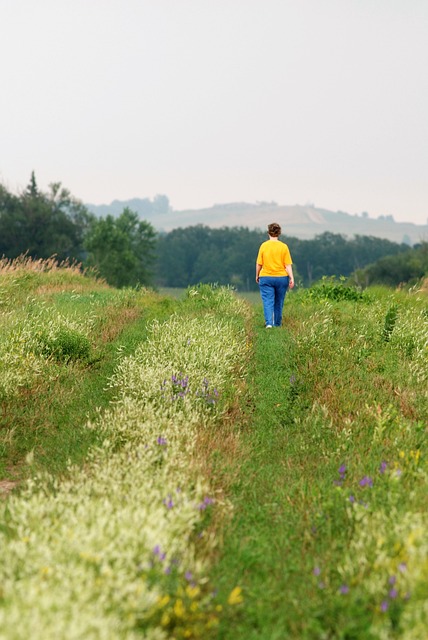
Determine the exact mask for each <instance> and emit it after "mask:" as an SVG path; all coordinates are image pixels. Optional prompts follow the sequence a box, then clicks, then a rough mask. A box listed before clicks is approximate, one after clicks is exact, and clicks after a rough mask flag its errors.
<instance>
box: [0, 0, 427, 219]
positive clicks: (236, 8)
mask: <svg viewBox="0 0 428 640" xmlns="http://www.w3.org/2000/svg"><path fill="white" fill-rule="evenodd" d="M427 67H428V0H0V69H1V76H0V77H1V87H2V91H1V97H0V123H1V124H0V182H1V183H3V184H4V185H5V186H6V187H7V188H9V189H10V190H11V191H14V192H16V191H18V190H19V189H21V188H23V187H25V186H26V184H27V183H28V181H29V178H30V174H31V171H32V170H34V171H35V173H36V178H37V181H38V184H39V186H40V187H41V188H43V189H45V188H47V185H48V184H49V183H51V182H57V181H60V182H62V184H63V185H64V186H65V187H67V188H68V189H70V190H71V192H72V193H73V195H74V196H76V197H77V198H79V199H81V200H83V201H84V202H91V203H94V204H101V203H109V202H110V201H111V200H113V199H115V198H116V199H128V198H132V197H150V198H152V197H153V196H154V195H155V194H157V193H162V194H166V195H167V196H168V197H169V199H170V201H171V204H172V206H173V207H174V208H175V209H184V208H199V207H204V206H211V205H212V204H214V203H215V202H235V201H247V202H255V201H257V200H268V201H270V200H275V201H277V202H278V203H279V204H290V205H291V204H306V203H308V202H312V203H315V205H316V206H319V207H323V208H326V209H332V210H334V211H335V210H338V209H340V210H342V211H346V212H348V213H360V212H362V211H368V212H369V214H370V215H371V216H374V217H377V216H378V215H381V214H382V215H393V216H394V218H395V219H396V220H397V221H411V222H416V223H419V224H425V223H426V220H427V216H428V115H427V114H428V72H427ZM207 223H208V224H209V221H207Z"/></svg>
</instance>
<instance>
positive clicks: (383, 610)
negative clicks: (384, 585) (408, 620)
mask: <svg viewBox="0 0 428 640" xmlns="http://www.w3.org/2000/svg"><path fill="white" fill-rule="evenodd" d="M388 607H389V604H388V603H387V601H386V600H384V601H383V602H382V603H381V605H380V610H381V611H382V612H383V613H385V611H388Z"/></svg>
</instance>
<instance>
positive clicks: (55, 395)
mask: <svg viewBox="0 0 428 640" xmlns="http://www.w3.org/2000/svg"><path fill="white" fill-rule="evenodd" d="M284 316H285V317H284V324H283V327H282V328H281V329H278V330H272V331H266V330H265V329H264V327H263V321H262V313H261V306H260V303H259V302H258V299H257V298H254V297H253V298H252V299H251V300H250V299H245V298H243V297H239V296H238V295H236V294H235V293H234V292H233V291H232V290H230V289H228V288H224V287H215V286H209V285H200V286H197V287H191V288H189V289H188V290H187V291H181V292H171V291H161V292H160V293H155V292H153V291H150V290H144V289H141V290H115V289H112V288H110V287H108V286H107V285H106V284H105V283H103V282H102V281H100V280H97V279H95V278H94V277H93V276H91V275H90V274H82V273H81V272H80V270H79V269H78V267H77V266H73V265H62V266H60V267H59V266H58V265H55V263H53V262H51V263H42V262H39V263H33V262H32V261H29V260H26V261H25V260H23V261H20V262H19V261H18V262H15V263H10V262H6V261H3V262H2V264H1V265H0V325H1V334H0V336H1V337H0V374H1V375H0V401H1V409H2V411H1V422H0V471H1V475H0V489H1V490H2V495H3V499H2V500H1V501H0V540H1V548H2V564H1V566H0V576H1V579H0V638H1V639H2V640H3V639H4V640H18V639H19V640H21V639H22V638H32V639H35V640H38V639H42V638H43V640H47V639H50V638H56V639H58V638H59V639H62V638H63V639H67V640H68V639H73V640H74V639H76V640H77V639H83V638H84V639H86V638H89V639H92V638H93V639H104V638H105V639H116V638H118V639H121V638H126V639H128V638H132V639H134V638H149V639H150V638H152V639H154V640H162V639H167V638H177V639H178V638H194V639H196V638H201V639H207V640H209V639H210V638H212V639H214V638H218V639H220V638H221V639H230V640H235V639H241V638H242V639H243V640H251V639H256V638H257V639H263V640H275V639H278V640H279V639H281V640H283V639H287V638H291V639H294V638H303V639H314V640H315V639H322V638H325V639H327V638H328V639H332V638H338V639H339V638H343V639H349V640H351V639H359V638H361V639H364V640H365V639H366V638H368V639H371V638H373V639H377V638H379V639H390V638H392V639H394V638H397V639H399V638H400V639H405V640H420V639H421V638H424V637H426V635H427V631H428V622H427V618H428V592H427V584H428V562H427V557H428V556H427V551H428V534H427V530H428V527H427V524H428V523H427V519H428V517H427V508H426V507H427V504H426V502H427V488H428V486H427V485H428V482H427V464H426V456H427V442H426V425H427V422H428V421H427V417H428V416H427V414H428V403H427V388H428V385H427V381H428V367H427V364H428V363H427V343H428V299H427V296H426V293H424V292H422V291H420V290H418V289H413V290H412V291H409V292H407V291H392V290H388V289H381V288H378V289H369V290H366V291H364V292H362V293H361V292H357V291H356V290H354V289H351V288H349V287H347V286H345V285H344V284H343V283H338V282H334V281H325V282H324V283H322V284H321V285H319V286H317V287H313V288H311V289H309V290H301V291H299V292H297V293H294V292H292V293H290V294H289V296H288V297H287V299H286V304H285V314H284Z"/></svg>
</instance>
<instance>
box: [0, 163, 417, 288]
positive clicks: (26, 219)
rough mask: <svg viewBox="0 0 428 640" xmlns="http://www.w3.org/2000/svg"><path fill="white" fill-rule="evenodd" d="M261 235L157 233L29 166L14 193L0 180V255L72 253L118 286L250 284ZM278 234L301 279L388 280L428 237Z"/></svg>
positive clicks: (401, 275) (413, 259) (412, 267)
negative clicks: (41, 177)
mask: <svg viewBox="0 0 428 640" xmlns="http://www.w3.org/2000/svg"><path fill="white" fill-rule="evenodd" d="M160 197H161V196H156V198H158V199H159V198H160ZM156 198H155V200H156ZM265 239H267V235H266V232H265V231H262V230H250V229H248V228H246V227H223V228H220V229H212V228H210V227H209V226H206V225H202V224H200V225H194V226H189V227H185V228H177V229H174V230H172V231H170V232H168V233H157V232H156V231H155V229H154V228H153V226H152V225H151V224H150V223H149V222H147V221H146V220H142V219H141V218H140V217H139V216H138V214H137V213H135V212H134V211H132V210H131V209H129V208H125V209H124V210H123V211H122V213H120V215H112V214H108V213H107V214H106V215H105V216H95V215H94V214H93V213H90V212H89V211H88V209H87V208H86V207H85V206H84V205H83V204H82V203H81V202H80V201H79V200H77V199H76V198H74V197H73V196H72V195H71V194H70V192H69V191H68V190H67V189H65V188H64V187H62V185H61V183H53V184H51V185H50V186H49V190H48V191H47V192H43V191H41V190H40V189H39V188H38V186H37V182H36V178H35V176H34V173H33V174H32V175H31V179H30V182H29V184H28V186H27V187H26V188H25V189H24V190H23V191H22V193H20V194H18V195H15V194H12V193H10V191H9V190H8V189H7V188H6V187H4V186H2V185H0V256H2V255H3V256H5V257H8V258H15V257H17V256H19V255H22V254H27V255H29V256H31V257H34V258H48V257H51V256H52V255H56V256H57V258H58V260H64V259H66V258H68V259H74V260H76V261H78V262H80V263H82V265H83V266H84V267H94V268H96V269H97V270H98V272H99V274H100V275H101V276H102V277H104V278H105V279H106V280H107V282H109V283H110V284H112V285H113V286H117V287H124V286H136V285H138V284H141V285H151V286H155V287H187V286H189V285H193V284H197V283H199V282H202V283H208V282H209V283H212V282H216V283H218V284H230V285H233V286H234V287H236V289H238V290H241V291H251V290H257V285H256V283H255V277H254V274H255V259H256V255H257V251H258V248H259V246H260V244H261V242H263V241H264V240H265ZM281 239H282V240H283V241H284V242H286V243H287V244H288V246H289V248H290V251H291V255H292V258H293V263H294V271H295V274H296V280H297V282H300V284H302V285H303V286H310V285H311V284H312V283H314V282H316V281H317V280H319V279H320V278H322V277H323V276H333V275H336V276H346V277H350V278H351V279H352V280H353V281H354V282H355V283H356V284H359V285H361V286H366V285H368V284H371V283H374V282H383V283H385V284H388V285H391V286H395V285H397V284H399V283H401V282H412V281H416V280H417V279H419V278H421V277H423V276H424V275H425V274H427V273H428V248H427V247H428V245H427V243H421V245H420V246H417V247H414V248H409V246H408V245H407V244H404V243H403V244H398V243H395V242H391V241H390V240H386V239H382V238H375V237H372V236H355V237H353V238H351V239H348V238H346V237H345V236H343V235H341V234H335V233H331V232H325V233H322V234H320V235H318V236H316V237H315V238H314V239H312V240H301V239H299V238H294V237H286V236H282V237H281Z"/></svg>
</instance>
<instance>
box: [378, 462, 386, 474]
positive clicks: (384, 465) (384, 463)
mask: <svg viewBox="0 0 428 640" xmlns="http://www.w3.org/2000/svg"><path fill="white" fill-rule="evenodd" d="M387 466H388V464H387V463H386V462H381V463H380V467H379V473H385V471H386V468H387Z"/></svg>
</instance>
